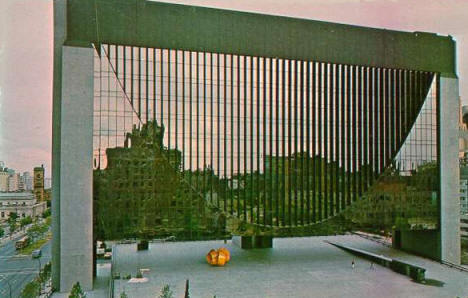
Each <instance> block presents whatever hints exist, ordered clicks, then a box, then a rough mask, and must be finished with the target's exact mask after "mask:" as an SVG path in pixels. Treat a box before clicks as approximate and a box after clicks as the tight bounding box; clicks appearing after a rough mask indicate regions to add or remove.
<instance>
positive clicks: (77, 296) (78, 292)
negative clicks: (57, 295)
mask: <svg viewBox="0 0 468 298" xmlns="http://www.w3.org/2000/svg"><path fill="white" fill-rule="evenodd" d="M68 298H86V295H85V293H84V292H83V290H82V289H81V286H80V282H76V284H74V285H73V288H72V290H71V292H70V296H68Z"/></svg>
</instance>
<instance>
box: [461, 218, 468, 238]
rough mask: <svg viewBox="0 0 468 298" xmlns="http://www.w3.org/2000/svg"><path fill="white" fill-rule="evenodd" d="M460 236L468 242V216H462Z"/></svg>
mask: <svg viewBox="0 0 468 298" xmlns="http://www.w3.org/2000/svg"><path fill="white" fill-rule="evenodd" d="M460 235H461V238H462V239H466V240H468V214H464V215H461V216H460Z"/></svg>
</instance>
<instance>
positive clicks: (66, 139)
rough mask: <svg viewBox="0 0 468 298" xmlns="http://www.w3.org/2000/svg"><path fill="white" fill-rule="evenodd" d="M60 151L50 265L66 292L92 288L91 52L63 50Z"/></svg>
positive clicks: (56, 284)
mask: <svg viewBox="0 0 468 298" xmlns="http://www.w3.org/2000/svg"><path fill="white" fill-rule="evenodd" d="M61 60H62V65H61V70H62V76H61V97H60V118H59V119H57V121H59V122H60V133H59V134H55V135H54V140H53V141H54V143H56V144H57V145H58V146H59V147H60V156H59V157H57V156H55V158H54V163H55V164H54V165H55V166H56V167H55V168H58V169H59V173H60V176H59V177H57V179H58V180H59V185H60V188H59V189H58V191H56V192H55V193H54V194H55V196H54V198H53V200H54V203H53V214H54V218H58V223H55V225H54V229H53V233H54V235H53V237H54V249H53V254H52V263H53V264H55V262H57V264H58V265H57V266H54V267H53V276H54V277H55V278H54V288H56V289H58V290H59V291H60V292H68V291H70V290H71V288H72V286H73V284H75V283H76V282H80V284H81V286H82V288H83V289H84V290H91V289H92V287H93V259H92V251H93V250H92V247H93V237H92V235H93V208H92V206H93V189H92V187H93V93H94V87H93V86H94V78H93V75H94V74H93V72H94V64H93V63H94V49H93V48H79V47H68V46H63V47H62V57H61Z"/></svg>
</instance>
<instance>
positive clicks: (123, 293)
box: [120, 291, 128, 298]
mask: <svg viewBox="0 0 468 298" xmlns="http://www.w3.org/2000/svg"><path fill="white" fill-rule="evenodd" d="M120 298H128V295H127V293H125V291H123V292H122V293H120Z"/></svg>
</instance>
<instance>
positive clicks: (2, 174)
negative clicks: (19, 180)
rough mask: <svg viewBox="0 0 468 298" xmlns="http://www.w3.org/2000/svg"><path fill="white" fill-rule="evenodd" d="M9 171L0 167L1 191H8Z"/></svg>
mask: <svg viewBox="0 0 468 298" xmlns="http://www.w3.org/2000/svg"><path fill="white" fill-rule="evenodd" d="M9 176H10V175H8V173H7V172H6V171H4V170H3V168H2V169H0V192H5V191H8V177H9Z"/></svg>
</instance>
